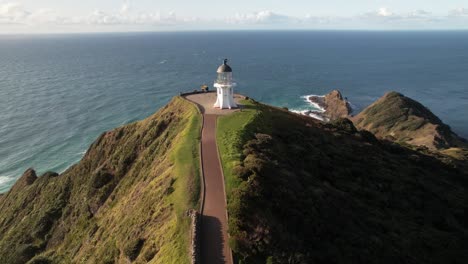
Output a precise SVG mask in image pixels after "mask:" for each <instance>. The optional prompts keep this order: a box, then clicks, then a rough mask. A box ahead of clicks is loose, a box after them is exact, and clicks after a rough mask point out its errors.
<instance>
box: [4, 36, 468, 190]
mask: <svg viewBox="0 0 468 264" xmlns="http://www.w3.org/2000/svg"><path fill="white" fill-rule="evenodd" d="M225 57H227V58H230V59H231V62H230V64H231V66H232V67H233V69H234V75H235V78H236V79H237V82H238V84H239V91H240V92H242V93H244V94H247V95H250V96H252V97H254V98H256V99H257V100H259V101H263V102H266V103H269V104H273V105H277V106H286V107H289V108H290V109H298V110H301V109H305V108H309V107H311V106H310V105H308V104H307V103H306V102H304V100H303V98H301V96H303V95H308V94H325V93H327V92H328V91H330V90H331V89H340V90H341V91H342V92H343V93H344V94H345V96H347V97H348V98H349V100H350V101H351V102H352V103H353V104H354V105H356V106H357V107H358V108H362V107H365V106H366V105H368V104H370V103H371V102H373V101H374V100H375V99H377V98H378V97H380V96H382V95H383V94H384V93H385V92H386V91H390V90H396V91H399V92H402V93H403V94H405V95H407V96H410V97H412V98H414V99H416V100H418V101H420V102H422V103H423V104H425V105H426V106H428V107H429V108H430V109H431V110H432V111H433V112H434V113H435V114H436V115H438V116H439V117H440V118H441V119H442V120H443V121H444V122H446V123H447V124H449V125H450V126H451V127H452V128H453V129H454V130H455V131H456V132H457V133H458V134H460V135H462V136H464V137H468V32H466V31H465V32H463V31H460V32H455V31H454V32H351V31H348V32H305V31H304V32H255V31H245V32H201V33H200V32H193V33H151V34H149V33H148V34H142V33H140V34H101V35H55V36H44V35H42V36H0V192H4V191H6V190H7V189H8V188H9V187H10V186H11V185H12V184H13V183H14V180H15V179H16V178H17V177H18V176H20V175H21V174H22V172H23V171H24V170H26V169H27V168H28V167H34V168H35V169H36V170H38V172H39V173H42V172H45V171H47V170H53V171H58V172H60V171H63V170H64V169H66V168H67V167H68V166H70V165H71V164H73V163H75V162H77V161H78V160H79V159H80V158H81V157H82V155H83V153H84V152H85V151H86V149H87V148H88V146H89V145H90V144H91V143H92V141H93V140H94V139H95V138H96V137H97V136H98V135H99V134H100V133H101V132H103V131H105V130H109V129H112V128H114V127H116V126H120V125H123V124H126V123H129V122H132V121H135V120H138V119H142V118H144V117H146V116H148V115H150V114H151V113H153V112H154V111H156V110H157V109H158V108H160V107H161V106H162V105H164V104H165V103H167V102H168V101H169V100H170V98H171V97H172V96H174V95H176V94H178V93H179V92H180V91H188V90H193V89H196V88H198V87H199V86H200V85H201V84H203V83H212V81H213V80H214V78H215V77H216V76H215V71H216V68H217V66H218V65H219V64H220V63H221V60H222V59H223V58H225Z"/></svg>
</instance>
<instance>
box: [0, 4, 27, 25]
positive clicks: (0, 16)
mask: <svg viewBox="0 0 468 264" xmlns="http://www.w3.org/2000/svg"><path fill="white" fill-rule="evenodd" d="M30 15H31V13H30V12H28V11H26V10H25V9H24V8H23V6H22V5H20V4H18V3H6V4H1V5H0V23H3V24H21V23H22V22H23V21H24V20H26V19H27V18H28V16H30Z"/></svg>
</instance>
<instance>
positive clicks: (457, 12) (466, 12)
mask: <svg viewBox="0 0 468 264" xmlns="http://www.w3.org/2000/svg"><path fill="white" fill-rule="evenodd" d="M449 14H450V15H451V16H468V8H464V7H459V8H456V9H453V10H450V12H449Z"/></svg>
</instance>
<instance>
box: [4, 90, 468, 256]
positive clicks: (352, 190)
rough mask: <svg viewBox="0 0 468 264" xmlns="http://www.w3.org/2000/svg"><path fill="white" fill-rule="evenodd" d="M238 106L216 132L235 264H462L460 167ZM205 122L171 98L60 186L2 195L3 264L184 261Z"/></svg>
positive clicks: (95, 151)
mask: <svg viewBox="0 0 468 264" xmlns="http://www.w3.org/2000/svg"><path fill="white" fill-rule="evenodd" d="M242 104H243V105H244V108H243V109H242V111H239V112H236V113H233V114H231V115H227V116H223V117H220V118H219V122H218V127H217V133H216V134H217V142H218V147H219V151H220V156H221V162H222V166H223V170H224V175H225V177H226V179H225V180H226V192H227V195H228V214H229V233H230V236H231V239H230V241H229V243H230V245H231V248H232V249H233V251H234V254H235V256H236V258H237V259H238V260H240V261H242V263H250V264H252V263H254V264H255V263H400V262H405V263H464V262H465V260H466V259H467V258H468V252H467V251H466V248H468V202H467V201H468V170H467V169H466V167H465V166H460V164H466V161H465V160H463V159H460V160H456V159H453V158H451V155H445V154H444V155H442V156H437V155H432V154H428V153H426V152H424V151H418V150H412V149H409V148H405V147H401V146H400V145H398V144H395V143H392V142H389V141H381V140H379V139H378V138H376V137H375V136H374V135H373V134H372V133H370V132H368V131H365V130H361V131H359V130H358V129H356V127H355V126H354V125H353V123H352V122H351V121H350V120H348V119H343V118H338V119H336V120H334V121H332V122H329V123H322V122H319V121H317V120H314V119H312V118H309V117H306V116H301V115H297V114H293V113H290V112H288V111H286V110H283V109H280V108H275V107H271V106H268V105H264V104H261V103H258V102H255V101H254V100H244V101H243V102H242ZM200 124H201V122H200V115H199V113H198V111H197V110H196V108H195V107H194V106H193V105H192V104H190V103H188V102H187V101H185V100H183V99H181V98H180V97H176V98H174V99H173V100H172V101H171V102H170V103H169V104H168V105H167V106H166V107H164V108H163V109H161V110H160V111H158V112H157V113H156V114H154V115H152V116H150V117H149V118H147V119H145V120H143V121H140V122H136V123H132V124H129V125H126V126H123V127H120V128H117V129H114V130H112V131H109V132H106V133H104V134H102V135H101V136H100V137H99V138H98V139H97V140H96V141H95V142H94V143H93V144H92V146H91V147H90V148H89V150H88V151H87V153H86V155H85V156H84V157H83V159H82V160H81V161H80V162H79V163H78V164H76V165H74V166H72V167H71V168H69V169H68V170H67V171H66V172H64V173H62V174H60V175H59V174H57V173H46V174H44V175H42V176H40V177H37V176H36V173H35V172H34V171H33V170H28V171H26V172H25V174H24V175H23V176H22V177H21V178H20V179H19V180H18V182H17V183H16V184H15V186H14V187H13V188H12V189H11V191H10V192H8V193H7V194H5V195H1V196H0V210H1V211H2V214H0V263H12V264H15V263H26V262H28V261H29V263H30V264H31V263H36V264H38V263H147V262H149V263H188V262H189V257H190V256H189V255H190V252H189V244H190V241H189V229H190V222H191V217H190V216H189V215H187V211H188V210H189V209H193V208H195V207H196V205H197V203H198V197H199V187H198V186H200V182H199V181H198V180H199V175H198V172H199V167H198V166H199V156H198V153H199V150H198V143H199V139H200V134H199V132H200ZM444 151H447V152H453V151H454V150H453V149H447V150H444ZM464 151H465V150H462V149H459V150H457V151H455V152H456V153H455V154H457V155H461V156H463V155H466V152H464ZM452 154H453V156H455V154H454V153H452Z"/></svg>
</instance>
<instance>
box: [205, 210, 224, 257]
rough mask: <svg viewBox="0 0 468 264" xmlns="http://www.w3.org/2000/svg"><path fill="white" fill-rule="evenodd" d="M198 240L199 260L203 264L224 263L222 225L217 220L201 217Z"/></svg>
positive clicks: (210, 217)
mask: <svg viewBox="0 0 468 264" xmlns="http://www.w3.org/2000/svg"><path fill="white" fill-rule="evenodd" d="M200 231H201V239H200V241H201V242H200V247H201V248H200V251H201V254H200V257H201V258H200V259H201V263H203V264H218V263H219V264H223V263H226V256H224V252H223V248H224V243H225V241H224V238H223V232H222V225H221V222H220V221H219V219H218V218H216V217H212V216H205V215H204V216H202V222H201V230H200Z"/></svg>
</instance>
